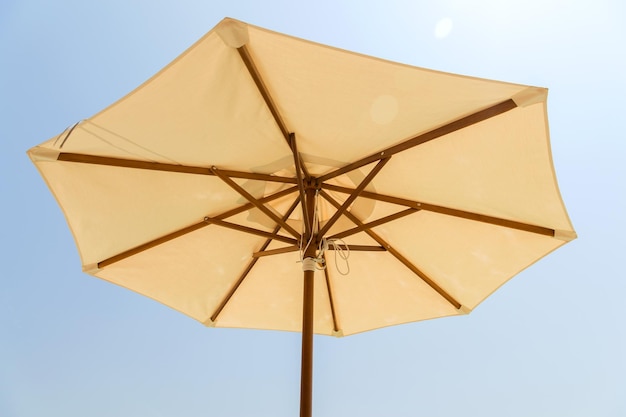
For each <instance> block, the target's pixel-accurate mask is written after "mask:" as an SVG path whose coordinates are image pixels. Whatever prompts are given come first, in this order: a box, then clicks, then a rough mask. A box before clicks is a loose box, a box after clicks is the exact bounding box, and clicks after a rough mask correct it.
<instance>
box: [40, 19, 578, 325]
mask: <svg viewBox="0 0 626 417" xmlns="http://www.w3.org/2000/svg"><path fill="white" fill-rule="evenodd" d="M546 99H547V90H546V89H543V88H537V87H531V86H525V85H519V84H511V83H504V82H498V81H492V80H484V79H478V78H472V77H466V76H460V75H454V74H448V73H442V72H437V71H432V70H428V69H423V68H417V67H412V66H408V65H403V64H398V63H393V62H388V61H384V60H380V59H377V58H372V57H368V56H364V55H359V54H355V53H352V52H347V51H343V50H339V49H335V48H331V47H328V46H324V45H319V44H315V43H312V42H308V41H304V40H301V39H296V38H293V37H289V36H286V35H283V34H279V33H275V32H271V31H268V30H266V29H262V28H259V27H255V26H252V25H248V24H245V23H243V22H239V21H235V20H232V19H225V20H224V21H222V22H221V23H220V24H219V25H218V26H216V27H215V28H214V29H213V30H211V31H210V32H209V33H207V34H206V35H205V36H204V37H203V38H202V39H200V40H199V41H198V42H197V43H196V44H195V45H193V46H192V47H191V48H190V49H188V50H187V51H186V52H184V53H183V54H182V55H181V56H179V57H178V58H177V59H175V60H174V61H173V62H172V63H171V64H169V65H168V66H167V67H165V68H164V69H163V70H161V71H160V72H159V73H157V74H156V75H155V76H154V77H152V78H151V79H150V80H148V81H147V82H146V83H144V84H143V85H142V86H140V87H139V88H137V89H136V90H135V91H133V92H131V93H130V94H129V95H127V96H126V97H124V98H122V99H121V100H120V101H118V102H116V103H114V104H113V105H111V106H110V107H108V108H107V109H105V110H103V111H102V112H100V113H98V114H96V115H94V116H93V117H91V118H88V119H86V120H83V121H81V122H79V123H78V124H76V125H75V126H73V127H71V128H69V129H67V130H66V131H65V132H63V133H62V134H60V135H59V136H57V137H54V138H52V139H50V140H49V141H47V142H44V143H43V144H41V145H39V146H37V147H35V148H32V149H31V150H30V151H29V155H30V157H31V159H32V160H33V161H34V163H35V164H36V165H37V167H38V169H39V170H40V172H41V174H42V175H43V177H44V178H45V179H46V181H47V183H48V185H49V187H50V189H51V190H52V192H53V194H54V195H55V197H56V199H57V200H58V202H59V204H60V206H61V207H62V209H63V211H64V213H65V216H66V219H67V221H68V223H69V226H70V228H71V230H72V233H73V235H74V238H75V240H76V243H77V246H78V249H79V252H80V256H81V260H82V263H83V267H84V270H85V271H86V272H88V273H90V274H93V275H95V276H97V277H100V278H102V279H105V280H107V281H110V282H112V283H115V284H118V285H121V286H123V287H126V288H129V289H131V290H133V291H136V292H138V293H140V294H143V295H145V296H148V297H151V298H153V299H155V300H157V301H159V302H161V303H163V304H166V305H168V306H170V307H172V308H174V309H176V310H178V311H180V312H182V313H184V314H187V315H189V316H190V317H192V318H194V319H196V320H198V321H200V322H202V323H204V324H206V325H210V326H216V327H241V328H258V329H275V330H288V331H300V330H301V326H302V291H303V282H302V264H301V263H300V262H299V261H300V260H301V255H300V254H301V252H302V250H303V249H304V247H306V246H307V245H309V244H310V245H316V246H318V247H320V248H323V247H325V248H326V250H325V251H323V253H322V251H321V250H320V251H318V262H319V264H318V267H319V270H317V271H316V272H315V281H316V282H315V298H314V299H315V309H314V311H315V313H314V331H315V332H316V333H319V334H327V335H349V334H354V333H358V332H363V331H367V330H371V329H375V328H379V327H384V326H390V325H395V324H400V323H405V322H411V321H417V320H425V319H431V318H436V317H443V316H451V315H457V314H466V313H468V312H469V311H471V310H472V309H474V308H475V307H476V306H477V305H478V304H479V303H480V302H481V301H483V300H484V299H485V298H486V297H487V296H489V295H490V294H491V293H492V292H493V291H495V290H496V289H497V288H499V287H500V286H501V285H503V284H504V283H505V282H506V281H508V280H509V279H510V278H511V277H513V276H514V275H515V274H517V273H518V272H520V271H521V270H523V269H524V268H526V267H528V266H529V265H531V264H532V263H534V262H535V261H537V260H538V259H540V258H542V257H543V256H545V255H547V254H548V253H550V252H551V251H553V250H555V249H557V248H558V247H560V246H561V245H563V244H565V243H566V242H568V241H570V240H572V239H574V238H575V237H576V234H575V232H574V229H573V227H572V224H571V222H570V220H569V218H568V215H567V212H566V210H565V207H564V204H563V202H562V199H561V197H560V193H559V190H558V185H557V182H556V177H555V173H554V170H553V165H552V159H551V154H550V144H549V132H548V123H547V105H546ZM311 189H314V190H315V195H316V197H315V202H314V217H315V218H316V219H317V222H316V224H314V225H311V224H306V222H303V218H305V219H306V218H307V217H306V216H303V207H305V205H304V204H302V202H303V201H304V200H305V190H311ZM304 210H305V211H306V210H307V209H306V208H305V209H304ZM312 235H313V236H314V239H310V240H309V239H308V237H309V236H312ZM333 242H334V243H335V245H333ZM342 248H343V250H339V249H342ZM348 248H349V258H348V259H347V260H344V258H343V257H341V256H340V255H344V256H345V255H346V254H347V253H348V252H347V249H348ZM322 262H325V265H326V268H322ZM348 270H349V273H347V274H345V273H346V272H348ZM344 274H345V275H344Z"/></svg>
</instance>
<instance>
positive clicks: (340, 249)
mask: <svg viewBox="0 0 626 417" xmlns="http://www.w3.org/2000/svg"><path fill="white" fill-rule="evenodd" d="M318 194H319V190H318V191H316V192H315V205H314V208H313V225H312V226H311V232H313V231H314V230H318V229H319V207H318ZM305 221H306V219H305ZM304 234H305V233H304V222H302V236H304ZM314 235H315V234H314V233H311V236H310V237H309V241H308V242H307V243H306V246H304V248H303V247H302V245H303V244H304V242H303V241H302V240H300V243H299V246H300V261H299V262H302V263H305V261H308V260H309V259H311V260H312V261H314V262H315V269H317V270H318V271H323V270H324V269H326V267H327V265H326V260H325V259H324V253H325V252H326V251H327V250H329V248H330V247H331V246H332V247H333V249H334V252H335V268H336V269H337V272H339V273H340V274H341V275H348V274H349V273H350V264H349V263H348V258H349V257H350V247H349V246H348V245H347V244H346V243H345V242H344V241H343V240H341V239H327V238H322V240H321V241H320V243H319V246H318V248H317V249H318V250H317V254H316V256H315V258H307V259H306V260H305V259H304V254H305V252H306V251H307V249H308V248H309V246H311V243H313V236H314ZM338 258H341V259H342V260H343V261H344V262H345V264H346V269H345V271H342V270H341V268H339V261H338ZM304 267H305V268H310V262H306V266H304ZM307 270H310V269H307Z"/></svg>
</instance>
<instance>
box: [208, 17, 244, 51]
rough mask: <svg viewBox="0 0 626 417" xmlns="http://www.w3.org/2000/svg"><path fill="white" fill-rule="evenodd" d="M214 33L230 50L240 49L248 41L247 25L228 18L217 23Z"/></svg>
mask: <svg viewBox="0 0 626 417" xmlns="http://www.w3.org/2000/svg"><path fill="white" fill-rule="evenodd" d="M215 31H216V32H217V34H218V35H219V37H220V38H222V41H223V42H224V43H225V44H226V45H227V46H230V47H231V48H235V49H237V48H241V47H242V46H244V45H246V44H247V43H248V40H249V36H248V25H247V24H246V23H244V22H242V21H239V20H236V19H232V18H230V17H225V18H224V19H223V20H222V21H221V22H220V23H218V25H217V26H216V27H215Z"/></svg>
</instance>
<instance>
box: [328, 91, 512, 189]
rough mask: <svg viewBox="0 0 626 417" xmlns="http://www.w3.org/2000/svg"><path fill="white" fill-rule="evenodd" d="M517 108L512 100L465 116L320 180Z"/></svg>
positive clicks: (349, 165) (340, 169)
mask: <svg viewBox="0 0 626 417" xmlns="http://www.w3.org/2000/svg"><path fill="white" fill-rule="evenodd" d="M516 107H517V104H515V102H514V101H513V100H511V99H509V100H506V101H503V102H502V103H498V104H496V105H494V106H491V107H488V108H486V109H483V110H480V111H477V112H476V113H473V114H470V115H469V116H465V117H463V118H461V119H458V120H455V121H453V122H451V123H448V124H446V125H443V126H440V127H438V128H436V129H433V130H430V131H428V132H426V133H422V134H420V135H418V136H415V137H413V138H411V139H408V140H406V141H404V142H402V143H399V144H398V145H394V146H391V147H389V148H386V149H382V150H381V151H379V152H376V153H375V154H372V155H370V156H367V157H365V158H363V159H360V160H358V161H355V162H353V163H351V164H348V165H346V166H344V167H342V168H339V169H337V170H335V171H332V172H330V173H328V174H326V175H323V176H321V177H320V178H319V180H320V182H323V181H326V180H329V179H331V178H334V177H337V176H339V175H342V174H345V173H346V172H350V171H353V170H355V169H358V168H361V167H362V166H364V165H367V164H370V163H372V162H375V161H378V160H380V159H382V158H385V157H388V156H392V155H395V154H397V153H398V152H402V151H406V150H407V149H411V148H413V147H415V146H417V145H421V144H422V143H425V142H428V141H431V140H433V139H437V138H439V137H442V136H445V135H447V134H450V133H452V132H456V131H457V130H461V129H463V128H466V127H468V126H471V125H473V124H476V123H479V122H482V121H484V120H487V119H490V118H492V117H495V116H498V115H500V114H502V113H505V112H507V111H509V110H512V109H514V108H516Z"/></svg>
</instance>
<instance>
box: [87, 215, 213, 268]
mask: <svg viewBox="0 0 626 417" xmlns="http://www.w3.org/2000/svg"><path fill="white" fill-rule="evenodd" d="M207 225H208V224H207V223H206V222H200V223H196V224H193V225H191V226H188V227H185V228H183V229H180V230H177V231H175V232H174V233H170V234H167V235H165V236H162V237H160V238H158V239H154V240H151V241H150V242H147V243H144V244H143V245H139V246H137V247H134V248H132V249H129V250H127V251H124V252H122V253H119V254H117V255H115V256H111V257H110V258H107V259H104V260H102V261H100V262H98V268H104V267H107V266H109V265H112V264H114V263H116V262H119V261H121V260H123V259H126V258H129V257H131V256H133V255H137V254H138V253H141V252H144V251H146V250H148V249H151V248H154V247H156V246H159V245H161V244H163V243H166V242H169V241H170V240H173V239H176V238H178V237H181V236H184V235H186V234H189V233H191V232H194V231H196V230H199V229H202V228H203V227H206V226H207Z"/></svg>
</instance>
